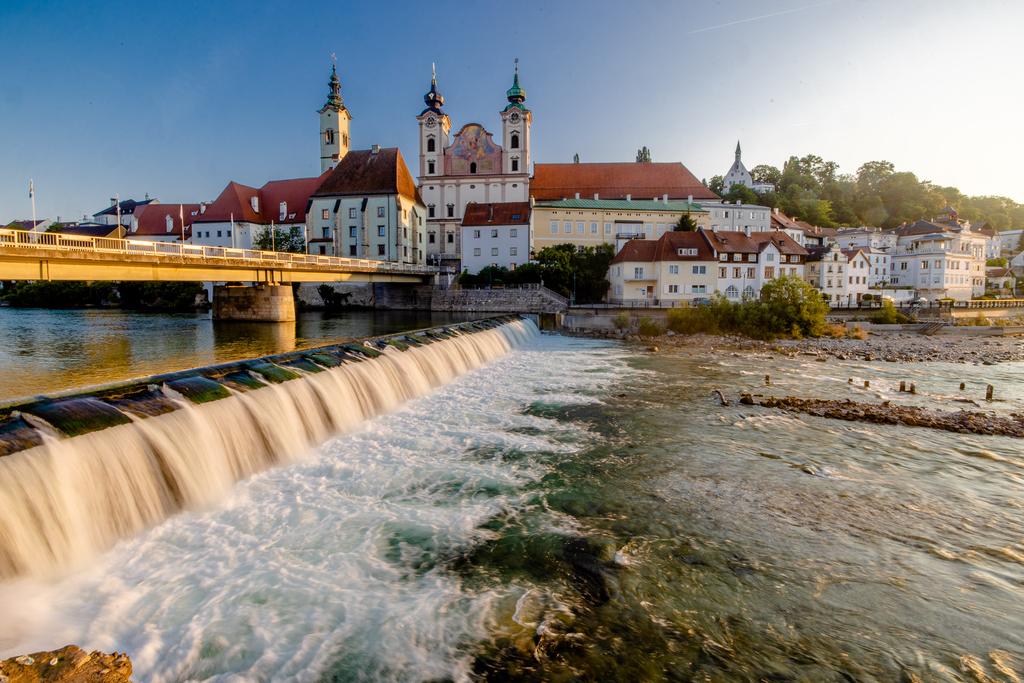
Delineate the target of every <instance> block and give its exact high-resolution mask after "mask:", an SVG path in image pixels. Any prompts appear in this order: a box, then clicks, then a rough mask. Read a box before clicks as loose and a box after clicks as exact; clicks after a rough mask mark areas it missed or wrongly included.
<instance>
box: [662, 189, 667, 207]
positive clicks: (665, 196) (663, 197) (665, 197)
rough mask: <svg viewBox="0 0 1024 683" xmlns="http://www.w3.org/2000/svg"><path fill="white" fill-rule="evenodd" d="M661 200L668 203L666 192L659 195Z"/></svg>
mask: <svg viewBox="0 0 1024 683" xmlns="http://www.w3.org/2000/svg"><path fill="white" fill-rule="evenodd" d="M661 201H663V202H665V203H666V204H668V192H666V193H665V194H663V195H661Z"/></svg>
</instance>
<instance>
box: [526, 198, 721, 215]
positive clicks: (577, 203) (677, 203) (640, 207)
mask: <svg viewBox="0 0 1024 683" xmlns="http://www.w3.org/2000/svg"><path fill="white" fill-rule="evenodd" d="M536 207H540V208H547V209H613V210H617V211H670V212H674V213H679V212H680V211H688V212H691V213H706V212H707V211H706V209H704V208H702V207H701V205H700V204H694V203H692V202H687V201H686V200H685V199H681V200H673V199H670V200H668V201H667V202H663V201H661V200H660V199H658V200H654V199H631V200H628V201H627V200H625V199H558V200H555V201H543V202H537V203H536Z"/></svg>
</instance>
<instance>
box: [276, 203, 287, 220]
mask: <svg viewBox="0 0 1024 683" xmlns="http://www.w3.org/2000/svg"><path fill="white" fill-rule="evenodd" d="M278 208H279V209H280V210H279V212H278V220H281V221H283V220H284V219H285V218H287V217H288V202H281V205H280V206H279V207H278Z"/></svg>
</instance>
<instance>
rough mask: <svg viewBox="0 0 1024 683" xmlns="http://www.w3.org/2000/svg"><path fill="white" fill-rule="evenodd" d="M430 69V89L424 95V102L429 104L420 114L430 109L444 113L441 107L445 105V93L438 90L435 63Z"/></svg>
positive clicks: (437, 112) (436, 112)
mask: <svg viewBox="0 0 1024 683" xmlns="http://www.w3.org/2000/svg"><path fill="white" fill-rule="evenodd" d="M430 71H431V74H430V90H429V91H428V92H427V94H426V95H424V96H423V103H424V104H426V105H427V108H426V109H424V110H423V112H422V114H420V116H422V115H423V114H426V113H427V112H428V111H432V112H434V113H435V114H444V112H443V111H441V107H443V106H444V95H442V94H441V93H440V92H438V91H437V69H436V68H434V65H433V64H431V65H430Z"/></svg>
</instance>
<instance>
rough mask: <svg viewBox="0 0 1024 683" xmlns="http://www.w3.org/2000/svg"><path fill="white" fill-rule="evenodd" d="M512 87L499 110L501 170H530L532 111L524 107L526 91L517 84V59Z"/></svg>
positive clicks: (514, 172) (526, 171)
mask: <svg viewBox="0 0 1024 683" xmlns="http://www.w3.org/2000/svg"><path fill="white" fill-rule="evenodd" d="M515 64H516V66H515V75H514V76H513V77H512V87H511V88H509V89H508V91H507V92H506V93H505V96H506V98H507V99H508V105H507V106H506V107H505V108H504V109H502V110H501V128H502V136H501V139H502V145H503V146H504V148H505V155H504V160H503V161H502V172H504V173H506V174H510V175H513V174H517V173H522V174H524V175H528V174H529V172H530V124H531V123H533V113H532V112H531V111H530V110H529V109H527V108H526V105H525V104H524V103H525V102H526V91H525V90H524V89H523V88H522V87H521V86H520V85H519V59H518V58H517V59H516V62H515Z"/></svg>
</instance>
